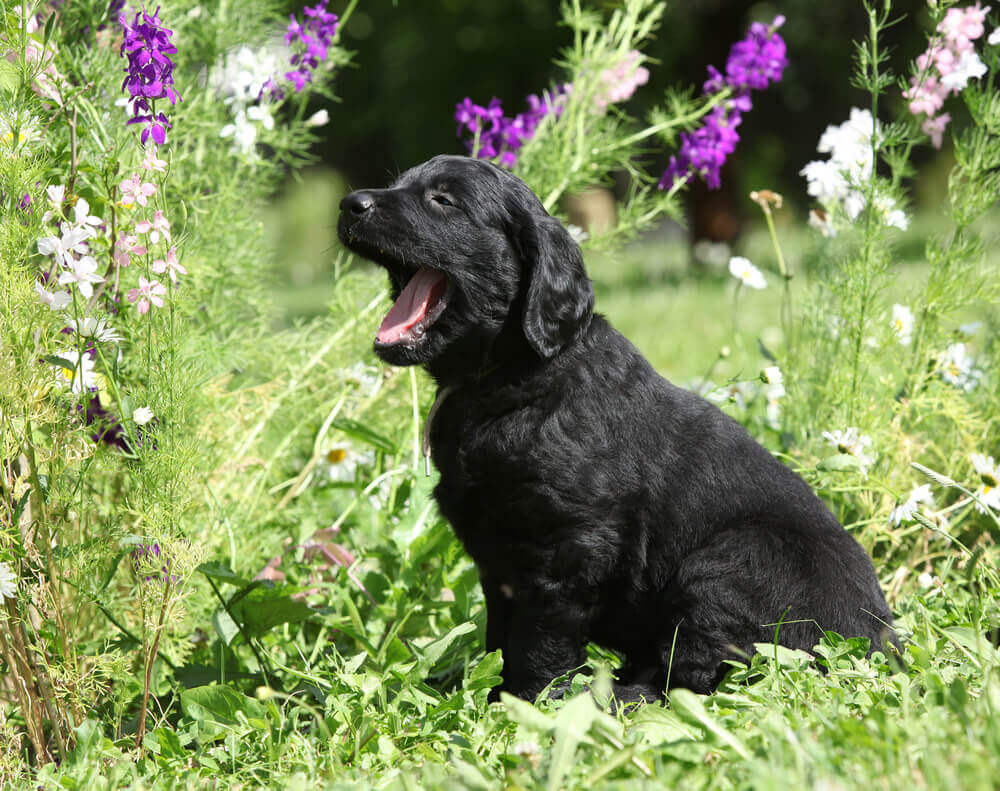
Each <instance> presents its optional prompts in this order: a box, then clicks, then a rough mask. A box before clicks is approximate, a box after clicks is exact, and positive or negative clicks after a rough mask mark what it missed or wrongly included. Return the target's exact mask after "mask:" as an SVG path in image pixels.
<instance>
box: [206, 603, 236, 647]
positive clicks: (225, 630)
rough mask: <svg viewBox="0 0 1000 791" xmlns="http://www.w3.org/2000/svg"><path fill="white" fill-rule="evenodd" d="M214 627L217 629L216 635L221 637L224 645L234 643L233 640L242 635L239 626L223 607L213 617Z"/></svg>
mask: <svg viewBox="0 0 1000 791" xmlns="http://www.w3.org/2000/svg"><path fill="white" fill-rule="evenodd" d="M212 626H214V627H215V633H216V634H217V635H219V639H220V640H222V643H223V645H229V644H230V643H232V642H233V638H234V637H236V635H238V634H239V633H240V627H239V625H238V624H237V623H236V621H234V620H233V619H232V618H231V617H230V615H229V613H228V612H226V611H225V610H223V609H222V608H221V607H220V608H219V609H218V610H216V611H215V615H213V616H212Z"/></svg>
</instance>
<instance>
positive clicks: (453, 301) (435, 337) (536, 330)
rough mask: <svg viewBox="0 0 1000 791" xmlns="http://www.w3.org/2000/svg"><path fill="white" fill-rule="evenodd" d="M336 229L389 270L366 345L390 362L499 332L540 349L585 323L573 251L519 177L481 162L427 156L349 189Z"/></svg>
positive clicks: (589, 303) (471, 346)
mask: <svg viewBox="0 0 1000 791" xmlns="http://www.w3.org/2000/svg"><path fill="white" fill-rule="evenodd" d="M338 232H339V235H340V239H341V241H342V242H343V243H344V244H345V245H346V246H347V247H348V248H349V249H350V250H352V251H353V252H355V253H357V254H358V255H361V256H362V257H364V258H368V259H370V260H372V261H374V262H375V263H377V264H379V265H381V266H382V267H384V268H385V269H386V270H387V271H388V273H389V282H390V284H391V287H392V296H393V299H394V300H395V303H394V304H393V306H392V308H391V309H390V311H389V313H388V314H387V315H386V317H385V318H384V319H383V320H382V324H381V326H380V327H379V329H378V333H377V334H376V337H375V352H376V354H378V355H379V356H380V357H382V358H383V359H384V360H386V361H387V362H389V363H392V364H394V365H413V364H415V363H430V362H432V361H434V360H437V359H439V358H441V357H443V356H444V355H446V354H451V356H453V357H454V356H462V355H465V356H468V355H469V354H471V355H472V356H476V355H481V354H484V353H486V352H487V351H488V350H491V349H493V348H494V344H495V342H496V340H497V338H498V337H499V336H500V335H501V334H502V333H505V334H510V333H519V334H521V335H522V336H523V338H525V339H526V340H527V343H528V345H529V346H530V348H531V349H532V350H533V351H534V353H535V354H537V355H538V356H539V357H542V358H546V357H552V356H553V355H555V354H557V353H558V352H559V350H560V349H561V348H562V347H563V346H565V345H566V344H567V343H568V342H569V341H571V340H572V339H573V338H574V337H575V336H576V335H577V334H578V333H579V332H580V331H582V329H583V328H584V327H585V326H586V323H587V322H588V321H589V319H590V314H591V310H592V308H593V301H594V296H593V290H592V288H591V285H590V281H589V280H588V279H587V276H586V273H585V272H584V269H583V258H582V256H581V255H580V248H579V247H578V246H577V245H576V243H575V242H574V241H573V240H572V239H571V238H570V236H569V234H568V233H567V232H566V230H565V229H564V228H563V227H562V225H561V224H560V223H559V222H558V220H556V219H554V218H553V217H551V216H550V215H549V214H548V212H546V211H545V209H544V208H543V207H542V204H541V202H540V201H539V200H538V198H537V197H535V195H534V193H532V192H531V190H530V189H528V187H527V186H526V185H525V184H524V182H523V181H521V180H520V179H518V178H517V177H516V176H513V175H511V174H510V173H508V172H507V171H505V170H503V169H501V168H498V167H496V166H495V165H492V164H490V163H488V162H483V161H481V160H477V159H470V158H467V157H454V156H439V157H435V158H434V159H431V160H429V161H428V162H425V163H424V164H422V165H419V166H417V167H415V168H412V169H411V170H408V171H406V172H405V173H403V175H402V176H400V177H399V179H397V181H396V183H395V184H393V185H392V186H391V187H390V188H389V189H373V190H360V191H358V192H353V193H351V194H350V195H348V196H347V197H346V198H344V199H343V201H341V203H340V222H339V225H338ZM458 351H461V354H458V353H457V352H458ZM467 362H468V366H469V369H470V370H474V369H475V368H477V367H478V366H479V365H481V364H482V362H483V360H482V359H469V360H467Z"/></svg>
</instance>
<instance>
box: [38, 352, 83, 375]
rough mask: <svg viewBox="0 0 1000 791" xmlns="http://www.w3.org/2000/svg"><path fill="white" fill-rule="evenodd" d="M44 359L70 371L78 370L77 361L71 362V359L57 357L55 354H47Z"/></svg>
mask: <svg viewBox="0 0 1000 791" xmlns="http://www.w3.org/2000/svg"><path fill="white" fill-rule="evenodd" d="M42 359H43V360H45V362H47V363H51V364H52V365H58V366H59V367H60V368H62V369H63V370H65V371H69V372H70V373H73V372H74V371H75V370H76V364H75V363H71V362H70V361H69V360H66V359H64V358H62V357H56V356H55V355H54V354H47V355H45V356H44V357H43V358H42Z"/></svg>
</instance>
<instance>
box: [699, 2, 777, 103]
mask: <svg viewBox="0 0 1000 791" xmlns="http://www.w3.org/2000/svg"><path fill="white" fill-rule="evenodd" d="M784 23H785V18H784V17H783V16H778V17H776V18H775V20H774V22H773V23H771V26H770V27H765V26H764V25H763V24H761V23H760V22H754V23H753V24H752V25H750V32H749V33H747V37H746V38H745V39H743V41H737V42H736V43H735V44H733V46H732V49H730V50H729V58H728V59H727V60H726V78H725V80H726V84H727V85H728V86H730V87H731V88H734V89H736V90H741V89H752V90H755V91H763V90H764V89H766V88H767V86H768V85H770V84H771V83H772V82H780V81H781V75H782V72H784V70H785V66H787V65H788V57H787V56H786V54H785V42H784V41H783V40H782V38H781V36H779V35H778V34H777V33H776V32H775V31H777V29H778V28H779V27H781V26H782V25H783V24H784ZM716 74H718V72H716ZM720 76H721V75H720Z"/></svg>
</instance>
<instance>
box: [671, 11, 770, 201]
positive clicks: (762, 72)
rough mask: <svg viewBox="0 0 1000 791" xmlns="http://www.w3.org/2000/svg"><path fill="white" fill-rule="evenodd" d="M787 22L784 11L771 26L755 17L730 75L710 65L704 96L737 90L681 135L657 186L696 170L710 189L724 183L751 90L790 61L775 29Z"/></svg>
mask: <svg viewBox="0 0 1000 791" xmlns="http://www.w3.org/2000/svg"><path fill="white" fill-rule="evenodd" d="M784 23H785V18H784V17H783V16H777V17H775V19H774V22H772V23H771V26H770V27H765V26H764V25H763V24H761V23H760V22H754V23H753V24H752V25H751V26H750V31H749V32H748V33H747V36H746V38H744V39H743V40H742V41H737V42H736V43H735V44H733V46H732V47H731V48H730V50H729V57H728V58H727V60H726V73H725V74H723V73H722V72H720V71H719V70H718V69H717V68H715V67H714V66H709V67H708V80H706V81H705V84H704V85H703V86H702V90H703V92H704V93H705V95H706V96H711V95H712V94H714V93H718V92H719V91H722V90H724V89H726V88H730V89H732V91H733V95H732V97H731V98H729V99H727V100H726V101H725V102H724V103H723V104H720V105H718V106H716V107H715V108H713V109H712V111H711V112H710V113H709V114H708V115H707V116H706V117H705V120H704V123H703V124H702V126H701V127H700V128H698V129H696V130H695V131H694V132H690V133H684V134H682V135H681V147H680V150H679V151H678V152H677V154H676V155H674V156H672V157H670V164H669V165H668V166H667V169H666V170H665V171H664V173H663V176H661V177H660V182H659V184H658V185H657V186H659V188H660V189H661V190H662V189H670V188H671V187H672V186H673V185H674V184H675V183H676V182H677V181H678V180H682V179H685V178H690V177H693V176H695V175H697V176H701V178H703V179H704V180H705V184H706V185H707V186H708V188H709V189H713V190H714V189H718V188H719V187H720V186H721V179H720V171H721V170H722V165H723V164H724V163H725V161H726V159H727V158H728V157H729V155H730V154H732V153H733V151H735V150H736V144H737V143H738V142H739V140H740V136H739V135H738V134H737V132H736V128H737V127H738V126H739V125H740V123H742V121H743V113H746V112H749V111H750V110H751V109H752V108H753V102H752V101H751V99H750V91H751V90H758V91H760V90H764V89H765V88H767V86H768V85H770V84H771V83H772V82H778V81H780V80H781V76H782V74H783V72H784V70H785V67H786V66H787V65H788V57H787V56H786V49H785V42H784V41H782V39H781V36H779V35H778V34H777V33H776V32H775V31H777V29H778V28H779V27H781V26H782V25H783V24H784Z"/></svg>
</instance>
